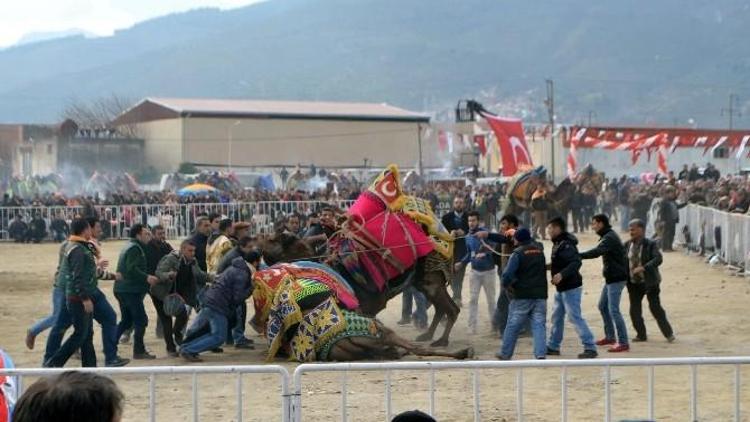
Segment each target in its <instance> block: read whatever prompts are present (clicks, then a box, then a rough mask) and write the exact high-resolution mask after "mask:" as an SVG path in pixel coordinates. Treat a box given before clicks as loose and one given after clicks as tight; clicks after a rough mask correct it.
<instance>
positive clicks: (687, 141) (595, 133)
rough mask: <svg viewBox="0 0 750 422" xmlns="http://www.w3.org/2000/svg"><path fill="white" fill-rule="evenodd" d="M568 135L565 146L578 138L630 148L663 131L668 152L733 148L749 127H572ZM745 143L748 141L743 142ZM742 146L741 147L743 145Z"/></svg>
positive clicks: (583, 144) (584, 144) (581, 144)
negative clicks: (733, 128)
mask: <svg viewBox="0 0 750 422" xmlns="http://www.w3.org/2000/svg"><path fill="white" fill-rule="evenodd" d="M569 133H570V137H569V138H568V139H566V141H565V143H564V146H566V147H569V146H570V141H571V140H572V139H573V138H574V137H577V139H578V140H579V141H578V145H577V147H578V148H604V149H616V150H620V151H623V150H632V148H633V142H637V141H642V140H644V139H648V138H651V137H654V136H656V135H659V134H664V136H665V139H666V142H667V144H668V145H669V148H668V151H669V152H670V153H673V152H674V151H675V149H677V148H703V149H704V153H708V152H709V151H711V150H712V149H715V148H720V147H725V148H729V149H730V150H735V149H737V148H740V147H741V146H742V141H743V139H745V137H746V136H750V131H749V130H711V129H682V128H606V127H588V128H587V127H575V126H574V127H571V128H570V131H569ZM746 144H747V142H746ZM743 149H744V148H743Z"/></svg>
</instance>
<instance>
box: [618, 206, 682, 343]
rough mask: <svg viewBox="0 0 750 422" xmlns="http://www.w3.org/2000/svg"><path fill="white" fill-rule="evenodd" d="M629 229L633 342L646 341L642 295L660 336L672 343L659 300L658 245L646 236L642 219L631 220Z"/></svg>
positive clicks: (629, 291)
mask: <svg viewBox="0 0 750 422" xmlns="http://www.w3.org/2000/svg"><path fill="white" fill-rule="evenodd" d="M629 229H630V240H628V241H627V242H625V250H626V251H627V252H628V264H629V265H628V267H629V268H630V281H629V282H628V297H629V298H630V320H631V321H632V322H633V327H634V328H635V332H636V337H635V338H634V339H633V341H634V342H641V341H646V340H648V336H647V335H646V324H644V322H643V313H642V310H641V302H643V296H646V298H648V307H649V309H650V310H651V314H652V315H653V316H654V318H655V319H656V322H657V324H659V329H660V330H661V333H662V334H663V335H664V337H665V338H666V339H667V341H668V342H670V343H672V342H673V341H674V340H675V337H674V332H673V331H672V326H671V325H670V324H669V321H668V320H667V313H666V312H665V311H664V308H662V307H661V301H660V300H659V292H660V290H659V283H661V275H660V274H659V266H660V265H661V263H662V256H661V252H660V251H659V246H658V245H657V244H656V242H655V241H653V240H651V239H648V238H647V237H646V236H645V229H646V225H645V223H644V222H643V221H642V220H637V219H636V220H632V221H631V222H630V226H629Z"/></svg>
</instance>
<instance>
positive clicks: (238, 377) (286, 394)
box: [0, 356, 750, 422]
mask: <svg viewBox="0 0 750 422" xmlns="http://www.w3.org/2000/svg"><path fill="white" fill-rule="evenodd" d="M747 365H750V357H747V356H746V357H688V358H654V359H648V358H637V359H592V360H541V361H540V360H518V361H463V362H461V361H441V362H420V361H414V362H369V363H328V364H326V363H323V364H302V365H299V366H298V367H297V368H296V370H295V371H294V374H293V376H292V377H290V376H289V372H288V371H287V370H286V368H284V367H283V366H279V365H238V366H164V367H158V366H154V367H139V368H76V370H81V371H89V372H94V373H98V374H102V375H108V376H112V377H117V376H124V375H144V376H147V377H148V399H149V407H148V414H149V420H150V421H152V422H153V421H155V420H156V407H157V401H156V377H157V376H160V375H161V376H163V375H191V376H192V381H191V387H190V388H191V399H190V400H191V410H192V420H193V421H198V420H199V399H198V398H199V389H200V386H199V383H198V376H199V375H210V374H213V375H230V374H234V375H235V391H236V398H235V399H236V408H235V411H236V420H237V421H242V420H243V397H244V394H243V382H242V380H243V378H242V377H243V374H276V375H278V376H279V379H280V396H281V397H280V399H281V409H280V413H281V415H282V418H281V420H282V421H283V422H287V421H293V422H301V421H303V420H305V417H304V408H303V402H302V397H303V393H305V392H307V391H306V390H305V389H304V385H303V379H302V377H303V376H304V375H305V374H311V373H321V372H329V373H330V372H338V373H341V374H342V377H341V390H340V395H341V405H340V408H339V411H340V412H341V413H340V420H342V421H347V420H348V419H349V406H348V403H347V400H348V385H349V381H348V376H347V374H348V373H349V372H352V371H358V372H362V371H367V372H382V373H383V376H384V380H385V383H384V384H385V389H384V391H383V395H384V398H385V400H384V410H385V420H386V421H390V420H391V418H392V416H393V415H392V413H393V411H392V400H391V399H392V397H391V391H392V382H391V376H392V373H393V372H394V371H428V372H429V388H428V390H427V391H426V394H427V396H428V399H429V408H428V413H429V414H431V415H433V416H436V415H435V413H436V412H435V409H436V397H435V396H436V376H437V374H438V372H440V371H441V370H466V371H471V375H472V387H471V394H472V407H473V420H474V421H480V420H482V411H481V403H480V392H481V384H480V370H514V371H515V398H516V400H515V401H516V404H515V407H516V417H517V420H518V421H523V420H524V406H525V400H526V396H525V390H524V369H531V368H545V369H551V368H557V369H559V370H560V372H559V373H560V420H561V421H563V422H566V421H568V417H569V415H568V413H569V412H568V404H569V403H568V401H569V399H568V388H569V386H568V384H569V379H568V369H571V368H582V367H583V368H601V369H602V371H603V378H604V383H603V394H604V403H603V407H604V409H603V410H604V420H605V421H607V422H609V421H611V420H612V408H613V403H614V401H613V393H612V373H611V371H612V368H613V367H632V368H635V367H639V368H644V369H646V373H647V388H646V391H645V394H646V399H647V401H648V415H649V416H648V417H649V419H651V420H654V415H655V397H656V392H655V380H656V377H655V368H656V367H657V366H659V367H663V366H678V367H688V368H689V370H690V416H691V418H690V420H693V421H697V420H699V412H698V409H699V407H698V368H699V367H701V366H730V367H732V368H733V375H734V376H733V401H732V402H733V406H732V409H731V413H732V414H733V416H734V419H733V420H734V421H737V422H739V421H741V420H742V414H741V412H742V408H741V400H740V397H741V394H742V381H741V374H742V366H747ZM68 370H69V369H68ZM64 371H66V369H62V368H58V369H46V368H39V369H22V368H19V369H7V368H0V374H5V375H8V376H14V377H16V379H17V384H18V385H19V389H20V390H23V381H24V377H40V376H50V375H54V374H59V373H61V372H64ZM308 393H309V392H308ZM316 417H319V418H320V417H321V415H319V414H317V415H316ZM322 417H323V418H325V420H334V419H335V416H334V415H325V416H322Z"/></svg>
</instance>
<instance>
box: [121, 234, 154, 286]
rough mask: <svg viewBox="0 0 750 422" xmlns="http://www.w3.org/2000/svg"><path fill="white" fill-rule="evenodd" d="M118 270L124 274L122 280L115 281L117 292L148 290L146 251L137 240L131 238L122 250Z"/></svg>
mask: <svg viewBox="0 0 750 422" xmlns="http://www.w3.org/2000/svg"><path fill="white" fill-rule="evenodd" d="M117 272H118V273H120V274H122V280H116V281H115V288H114V292H115V293H143V294H146V293H147V292H148V288H149V285H148V282H147V281H146V278H147V277H148V273H146V252H145V250H144V247H143V245H142V244H141V243H140V242H138V241H137V240H131V241H130V242H129V243H128V244H127V245H126V246H125V248H123V250H122V251H121V252H120V258H119V259H118V260H117Z"/></svg>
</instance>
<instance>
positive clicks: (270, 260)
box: [260, 232, 315, 265]
mask: <svg viewBox="0 0 750 422" xmlns="http://www.w3.org/2000/svg"><path fill="white" fill-rule="evenodd" d="M260 248H261V251H262V252H263V260H264V261H265V262H266V264H267V265H274V264H277V263H279V262H292V261H298V260H301V259H308V258H311V257H312V256H313V255H314V254H315V253H314V251H313V250H312V248H311V247H310V246H309V245H308V244H307V243H305V242H304V241H303V240H302V239H300V238H299V237H297V236H294V235H291V234H289V233H283V232H282V233H277V234H275V235H273V236H270V237H267V238H265V239H263V240H262V241H261V243H260Z"/></svg>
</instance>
